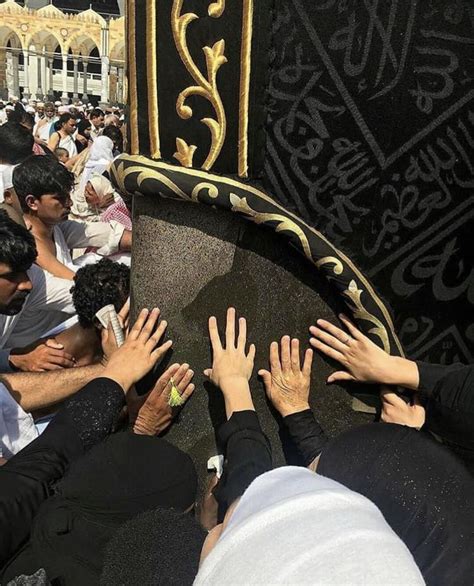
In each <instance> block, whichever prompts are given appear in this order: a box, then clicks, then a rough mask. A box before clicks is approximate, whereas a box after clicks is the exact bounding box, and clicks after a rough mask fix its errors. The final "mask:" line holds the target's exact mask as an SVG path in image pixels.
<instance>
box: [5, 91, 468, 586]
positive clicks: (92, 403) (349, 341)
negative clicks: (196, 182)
mask: <svg viewBox="0 0 474 586" xmlns="http://www.w3.org/2000/svg"><path fill="white" fill-rule="evenodd" d="M125 125H126V120H125V116H124V113H123V112H122V111H121V110H119V109H118V108H110V109H108V111H103V110H101V109H99V108H94V107H92V106H90V105H84V104H81V103H79V104H75V105H70V106H68V105H62V104H61V103H44V104H43V103H38V102H27V101H16V102H15V103H13V102H10V103H8V104H3V103H0V208H1V209H0V582H1V583H2V584H9V585H10V584H25V585H28V584H31V585H42V584H53V585H69V584H71V585H76V584H77V585H90V584H99V583H100V584H104V585H107V586H112V585H121V584H123V585H135V584H136V585H148V584H149V585H152V584H176V585H186V584H193V583H194V584H198V585H201V584H202V585H204V584H205V585H209V584H215V585H221V584H321V585H326V584H331V585H336V584H337V585H346V584H368V585H369V584H370V585H372V584H374V585H375V584H377V585H386V584H393V585H395V584H397V585H402V584H403V585H409V584H424V583H426V584H434V585H440V586H441V585H443V586H444V585H446V584H449V585H454V586H456V585H472V584H473V582H474V482H473V477H472V471H473V469H474V466H473V464H474V369H473V367H472V366H470V365H463V364H452V365H448V366H446V365H435V364H428V363H425V362H420V361H413V360H409V359H405V358H400V357H395V356H390V355H388V354H387V353H386V352H385V351H384V350H382V349H381V348H379V347H378V346H376V345H375V344H374V343H373V342H372V341H371V340H370V339H369V338H368V337H367V336H366V335H364V334H363V333H362V332H361V331H360V330H359V329H358V328H357V327H356V325H354V323H353V322H352V321H351V319H350V318H349V317H347V316H345V315H341V316H339V318H340V325H339V326H335V325H334V324H331V323H329V322H328V321H326V320H322V319H318V316H315V320H314V324H308V339H307V340H298V339H296V338H292V337H291V334H292V332H288V335H285V336H283V338H282V339H281V340H279V341H274V342H272V344H271V346H270V348H269V349H268V361H267V363H265V364H255V346H254V345H253V344H252V343H250V342H251V340H250V341H249V340H247V323H246V320H245V318H244V317H239V316H238V315H237V314H236V310H235V309H234V308H229V309H228V311H227V316H226V320H225V323H219V324H218V323H217V319H216V317H215V316H209V323H208V331H207V332H202V339H203V343H207V339H208V340H209V341H210V355H209V368H207V369H206V370H205V371H204V375H205V376H206V377H207V378H208V379H209V381H210V382H211V383H213V386H214V387H215V389H214V391H213V392H215V393H221V394H222V397H223V402H224V405H225V414H226V421H225V423H224V424H223V425H221V426H220V427H219V428H218V429H217V430H216V437H217V444H218V446H219V454H220V455H221V456H222V457H220V458H217V459H216V463H215V468H216V473H215V474H214V473H213V474H211V475H209V476H210V478H209V485H208V487H207V488H206V489H205V490H204V491H198V473H199V471H197V470H196V468H195V464H194V463H193V460H192V459H191V457H190V455H189V454H186V453H184V452H183V451H182V450H181V449H179V448H178V447H176V446H175V445H173V443H171V442H170V441H168V440H167V439H165V438H163V437H162V435H163V434H164V433H165V432H166V431H167V430H168V429H169V428H170V426H171V425H172V424H173V421H174V420H175V418H176V416H177V415H178V414H179V412H180V411H181V410H182V409H183V408H185V403H186V401H188V400H191V401H192V394H193V392H201V391H200V389H195V385H194V384H193V382H192V380H193V375H194V373H193V370H192V365H190V364H187V363H183V364H178V363H173V364H171V366H169V367H167V368H166V369H163V368H161V369H160V366H159V365H160V363H162V362H163V363H164V361H165V360H166V357H167V356H169V351H170V349H171V347H172V345H173V342H172V341H171V340H168V339H167V338H166V328H167V322H166V321H165V319H164V318H166V316H163V317H162V315H161V313H160V310H159V309H158V308H149V309H143V310H142V311H141V313H139V315H138V317H137V319H136V321H135V322H134V323H130V318H129V293H130V250H131V245H132V233H133V230H132V221H131V214H130V201H129V199H128V198H127V196H126V194H120V193H118V192H117V191H116V190H115V189H114V186H113V185H112V183H111V181H110V176H109V169H110V165H111V163H112V161H113V160H114V158H115V157H116V156H118V155H119V154H120V153H121V152H122V151H123V150H124V149H125V148H126V145H125V146H124V143H125V142H126V132H125ZM110 305H112V306H114V308H115V311H116V314H117V320H118V324H119V329H120V330H121V333H122V334H123V336H124V341H123V343H121V341H120V336H119V335H117V333H116V330H114V327H113V325H114V324H113V320H112V319H110V321H109V323H108V325H107V326H106V325H104V324H103V322H102V321H101V319H100V318H99V317H98V314H99V315H100V311H101V310H102V309H103V308H104V307H106V306H110ZM321 357H325V358H328V359H330V360H331V361H332V363H333V364H335V365H337V368H336V370H335V371H334V372H333V373H332V374H331V375H330V377H329V379H328V381H327V382H328V384H331V383H339V384H343V385H347V386H348V388H350V386H351V385H353V384H356V383H365V384H371V385H374V388H376V389H380V397H381V410H380V414H379V417H378V420H377V422H374V423H370V424H366V425H363V426H355V427H353V428H352V429H350V430H349V431H346V432H344V433H342V434H341V435H339V436H337V437H328V436H327V435H326V433H325V431H324V429H323V428H322V426H321V425H320V423H319V422H318V413H317V412H314V411H313V410H312V409H311V408H310V396H311V394H312V391H311V388H310V381H311V372H312V369H314V368H318V365H317V364H313V362H316V360H321ZM255 369H257V374H258V375H259V377H260V379H261V381H262V383H263V386H264V388H265V392H266V395H267V398H268V401H269V403H270V404H271V406H272V408H273V412H274V413H275V418H276V419H277V423H278V425H279V427H280V432H281V433H280V435H281V437H282V439H283V438H284V441H285V442H286V445H291V446H292V448H293V451H294V453H295V454H296V455H297V457H296V459H294V458H293V459H292V460H291V461H292V464H291V465H286V466H281V467H278V468H274V466H273V463H272V449H271V445H270V443H269V440H268V438H267V437H266V436H265V434H264V433H263V431H262V428H261V426H260V423H259V418H258V413H257V412H256V411H255V407H254V403H253V400H252V392H253V393H255V392H258V390H257V389H250V383H249V381H250V379H251V377H252V374H253V372H254V370H255ZM163 370H164V372H162V371H163ZM155 372H162V374H161V375H159V376H158V375H154V373H155ZM144 381H148V382H147V383H146V384H148V387H147V388H146V389H144V390H145V392H140V394H139V393H137V390H136V389H137V386H140V388H141V389H142V390H143V385H144ZM327 392H329V393H330V392H331V391H330V388H328V391H327ZM202 492H203V493H204V494H201V493H202ZM198 493H199V495H198Z"/></svg>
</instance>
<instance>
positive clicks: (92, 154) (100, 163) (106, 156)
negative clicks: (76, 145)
mask: <svg viewBox="0 0 474 586" xmlns="http://www.w3.org/2000/svg"><path fill="white" fill-rule="evenodd" d="M113 149H114V143H113V141H112V140H111V139H110V138H109V137H108V136H98V137H97V138H96V139H95V140H94V142H93V143H92V146H91V148H90V151H89V158H88V159H87V163H86V165H85V167H84V171H83V172H82V176H81V181H80V183H79V193H84V189H85V188H86V185H87V182H88V181H89V179H90V177H91V175H92V174H93V173H95V174H98V175H102V173H103V172H104V171H106V170H107V169H108V168H109V167H110V164H111V163H112V161H113V160H114V153H113Z"/></svg>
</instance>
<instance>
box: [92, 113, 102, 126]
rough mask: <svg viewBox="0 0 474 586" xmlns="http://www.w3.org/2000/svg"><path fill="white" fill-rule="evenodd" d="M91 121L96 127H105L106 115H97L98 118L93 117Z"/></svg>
mask: <svg viewBox="0 0 474 586" xmlns="http://www.w3.org/2000/svg"><path fill="white" fill-rule="evenodd" d="M91 122H92V124H93V125H94V126H95V127H96V128H104V117H103V116H102V115H101V116H97V118H91Z"/></svg>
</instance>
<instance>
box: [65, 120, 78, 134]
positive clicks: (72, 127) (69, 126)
mask: <svg viewBox="0 0 474 586" xmlns="http://www.w3.org/2000/svg"><path fill="white" fill-rule="evenodd" d="M63 128H64V130H65V131H66V132H67V134H74V133H75V132H76V121H75V120H74V119H73V118H71V120H68V121H67V122H66V124H65V125H64V126H63Z"/></svg>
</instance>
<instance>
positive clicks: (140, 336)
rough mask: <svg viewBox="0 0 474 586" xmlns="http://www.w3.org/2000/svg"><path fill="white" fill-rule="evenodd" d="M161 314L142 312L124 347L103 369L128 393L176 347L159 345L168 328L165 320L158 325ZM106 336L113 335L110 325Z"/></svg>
mask: <svg viewBox="0 0 474 586" xmlns="http://www.w3.org/2000/svg"><path fill="white" fill-rule="evenodd" d="M159 315H160V310H159V309H158V308H156V307H155V309H153V310H152V311H151V312H149V311H148V309H142V311H141V312H140V315H139V316H138V319H137V321H136V322H135V324H134V326H133V328H132V329H131V330H130V333H129V335H128V337H127V339H126V340H125V342H124V344H123V346H121V347H120V348H118V349H117V350H116V351H115V352H114V353H113V354H112V355H111V357H110V359H109V362H108V363H107V366H106V367H105V369H104V373H103V376H105V377H108V378H111V379H113V380H115V381H116V382H117V383H118V384H119V385H120V386H121V387H122V388H123V390H124V391H125V392H127V391H128V390H129V389H130V387H131V386H132V385H134V384H135V383H136V382H138V381H139V380H140V379H141V378H143V377H144V376H145V375H146V374H147V373H148V372H150V370H151V369H152V368H153V367H154V366H155V364H156V363H157V362H158V361H159V360H160V359H161V358H162V356H163V355H164V354H165V353H166V352H167V350H169V348H171V345H172V344H173V342H172V341H171V340H168V341H167V342H165V343H164V344H162V345H161V346H158V343H159V341H160V339H161V338H162V337H163V334H164V333H165V330H166V327H167V325H168V324H167V323H166V321H161V322H159V324H158V318H159ZM107 335H108V336H113V335H114V334H113V330H112V327H111V325H110V324H109V327H108V334H107Z"/></svg>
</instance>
